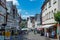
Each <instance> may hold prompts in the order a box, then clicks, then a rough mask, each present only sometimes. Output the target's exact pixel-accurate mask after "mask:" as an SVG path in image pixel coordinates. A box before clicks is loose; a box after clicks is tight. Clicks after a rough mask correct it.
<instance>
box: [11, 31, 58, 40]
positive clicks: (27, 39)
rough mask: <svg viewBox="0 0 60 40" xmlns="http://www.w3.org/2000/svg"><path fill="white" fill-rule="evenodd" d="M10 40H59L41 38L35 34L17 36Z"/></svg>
mask: <svg viewBox="0 0 60 40" xmlns="http://www.w3.org/2000/svg"><path fill="white" fill-rule="evenodd" d="M10 40H57V39H50V38H46V37H44V36H40V34H34V33H33V32H30V33H29V34H25V35H20V36H15V37H13V38H11V39H10Z"/></svg>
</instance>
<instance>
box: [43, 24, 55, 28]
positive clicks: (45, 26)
mask: <svg viewBox="0 0 60 40" xmlns="http://www.w3.org/2000/svg"><path fill="white" fill-rule="evenodd" d="M53 25H54V24H50V25H43V26H42V28H49V27H51V26H53Z"/></svg>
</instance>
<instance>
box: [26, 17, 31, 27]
mask: <svg viewBox="0 0 60 40" xmlns="http://www.w3.org/2000/svg"><path fill="white" fill-rule="evenodd" d="M27 27H28V28H32V23H31V19H30V18H28V19H27Z"/></svg>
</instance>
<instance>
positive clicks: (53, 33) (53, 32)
mask: <svg viewBox="0 0 60 40" xmlns="http://www.w3.org/2000/svg"><path fill="white" fill-rule="evenodd" d="M51 35H52V38H54V37H55V31H54V30H53V31H52V33H51Z"/></svg>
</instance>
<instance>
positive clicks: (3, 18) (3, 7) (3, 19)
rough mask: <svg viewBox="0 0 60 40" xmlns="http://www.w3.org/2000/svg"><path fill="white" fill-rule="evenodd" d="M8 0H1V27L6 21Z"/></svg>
mask: <svg viewBox="0 0 60 40" xmlns="http://www.w3.org/2000/svg"><path fill="white" fill-rule="evenodd" d="M6 11H7V9H6V0H0V29H1V27H3V26H2V24H5V23H6Z"/></svg>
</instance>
